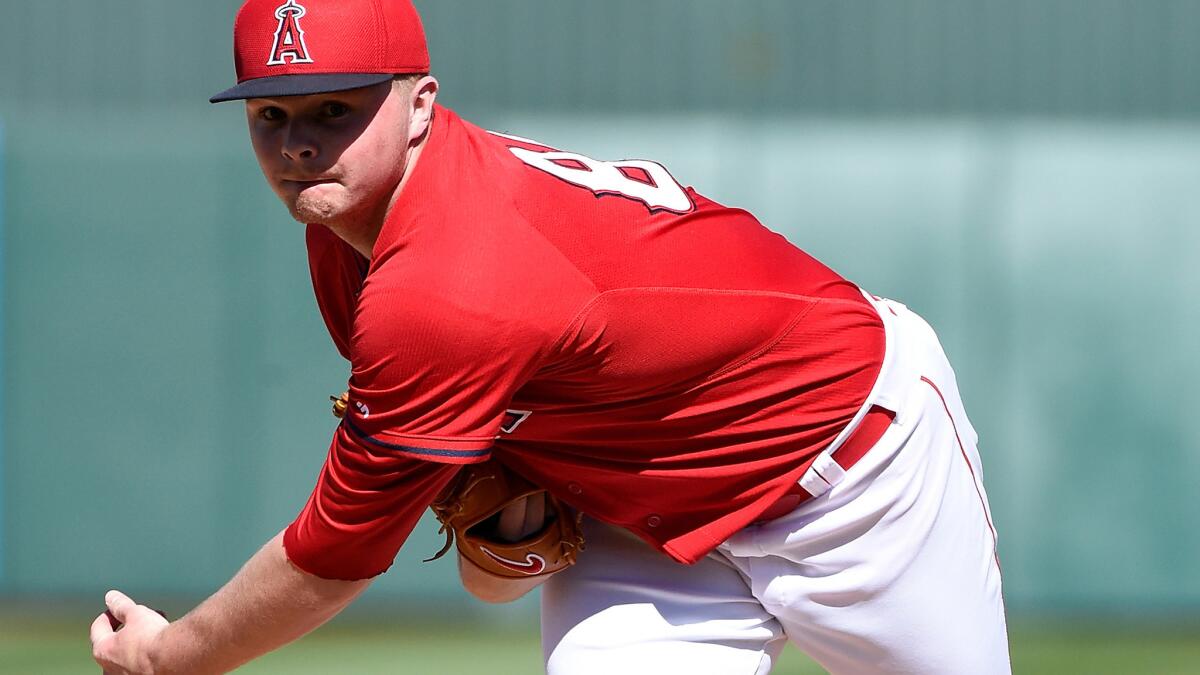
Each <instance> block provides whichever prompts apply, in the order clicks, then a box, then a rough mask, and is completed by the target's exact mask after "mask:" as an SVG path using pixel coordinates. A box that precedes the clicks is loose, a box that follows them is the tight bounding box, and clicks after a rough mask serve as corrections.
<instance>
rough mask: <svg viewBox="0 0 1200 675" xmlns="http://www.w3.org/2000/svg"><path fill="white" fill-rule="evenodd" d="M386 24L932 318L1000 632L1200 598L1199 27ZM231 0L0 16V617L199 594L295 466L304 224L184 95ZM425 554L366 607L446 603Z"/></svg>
mask: <svg viewBox="0 0 1200 675" xmlns="http://www.w3.org/2000/svg"><path fill="white" fill-rule="evenodd" d="M418 4H419V5H420V7H421V8H422V9H423V10H424V11H425V13H426V23H427V24H428V25H429V33H430V40H431V44H432V48H433V51H434V59H435V62H436V63H445V68H444V69H443V68H441V67H439V72H440V73H441V74H442V75H443V79H444V80H445V85H446V86H445V89H444V100H445V101H446V102H447V103H449V104H450V105H452V106H455V107H458V108H460V109H461V110H463V111H464V112H466V113H467V114H468V115H469V116H470V117H471V118H472V119H474V120H475V121H477V122H479V123H481V124H484V125H486V126H489V127H491V128H495V129H497V130H503V131H510V132H513V133H518V134H521V135H526V136H531V137H534V138H538V139H540V140H544V141H546V142H549V143H553V144H557V145H560V146H563V147H567V148H570V149H574V150H578V151H581V152H586V153H590V154H592V155H594V156H597V157H599V158H603V159H615V158H623V157H642V156H644V157H650V158H654V159H657V160H660V161H662V162H664V163H665V164H667V166H668V167H670V168H671V169H672V170H673V171H674V172H675V174H676V175H677V176H678V177H679V178H680V180H681V181H683V182H685V183H690V184H694V185H696V186H697V187H698V188H699V189H700V190H701V191H702V192H704V193H706V194H708V195H710V196H712V197H714V198H716V199H718V200H720V201H725V202H728V203H731V204H735V205H738V206H743V207H746V208H748V209H750V210H751V211H752V212H754V213H755V214H757V215H758V216H759V217H760V218H761V219H762V220H763V221H764V222H765V223H767V224H768V225H769V226H771V227H772V228H774V229H776V230H777V231H780V232H782V233H784V234H786V235H787V236H788V237H789V238H790V239H791V240H792V241H794V242H795V243H797V244H798V245H800V246H801V247H803V248H805V249H807V250H809V251H810V252H812V253H814V254H815V255H817V256H818V257H819V258H821V259H823V260H825V261H826V262H828V263H829V264H831V265H832V266H833V267H834V268H836V269H838V270H839V271H841V272H842V273H844V274H846V275H847V276H849V277H850V278H852V279H854V280H855V281H857V282H859V283H861V284H862V285H864V286H865V287H866V288H868V289H869V290H871V291H873V292H875V293H878V294H881V295H888V296H891V297H894V298H897V299H899V300H902V301H904V302H906V303H908V304H909V305H910V306H912V307H913V308H914V309H916V310H917V311H919V312H921V313H922V314H924V315H925V316H926V317H927V318H928V319H930V321H931V322H932V323H933V324H934V326H935V327H936V328H938V329H939V332H940V334H941V335H942V337H943V341H944V343H945V345H946V347H947V351H948V352H949V354H950V356H951V359H952V361H953V362H954V363H955V365H956V367H957V370H958V372H959V375H960V380H961V385H962V389H963V393H964V397H965V399H966V403H967V406H968V411H969V412H970V413H971V415H972V418H973V421H974V422H975V426H976V427H977V428H978V429H979V431H980V435H981V451H982V454H983V458H984V463H985V469H986V475H987V484H988V488H989V492H990V497H991V501H992V506H993V510H994V512H995V516H996V520H997V525H998V527H999V528H1000V537H1001V559H1002V562H1003V564H1004V569H1005V582H1006V591H1007V595H1008V598H1009V602H1010V607H1011V608H1012V609H1014V610H1016V611H1035V610H1036V611H1053V610H1060V609H1067V610H1079V609H1083V610H1087V609H1094V608H1101V609H1106V610H1116V609H1121V610H1130V611H1136V612H1159V611H1179V610H1183V611H1192V612H1195V611H1200V570H1198V566H1197V565H1196V561H1197V560H1200V535H1198V534H1197V532H1198V531H1200V515H1198V514H1200V491H1198V490H1196V485H1198V484H1200V431H1198V430H1197V426H1196V425H1195V424H1193V423H1192V422H1191V419H1190V418H1191V411H1192V410H1193V409H1195V408H1196V407H1197V404H1198V403H1200V400H1198V399H1200V393H1197V389H1196V387H1195V386H1194V385H1193V382H1195V381H1196V380H1197V378H1198V376H1200V359H1198V358H1197V357H1196V355H1195V347H1194V345H1196V344H1197V343H1200V303H1198V302H1197V301H1196V299H1195V298H1197V297H1198V296H1200V265H1198V264H1197V263H1200V232H1198V229H1197V228H1198V226H1200V194H1198V192H1197V191H1196V190H1195V189H1194V187H1195V186H1196V185H1197V184H1200V121H1193V119H1194V118H1195V115H1194V113H1195V111H1196V109H1197V106H1198V105H1200V88H1198V87H1200V84H1198V83H1200V78H1194V77H1189V76H1188V73H1190V72H1191V71H1190V68H1192V67H1193V66H1194V64H1195V63H1196V59H1195V58H1193V57H1200V51H1197V50H1200V47H1198V46H1197V45H1198V44H1200V43H1196V42H1195V41H1194V40H1191V36H1194V35H1195V34H1197V31H1196V30H1195V29H1196V28H1200V3H1192V2H1145V3H1128V2H1115V1H1111V0H1097V1H1096V2H1040V3H1035V2H1026V1H1025V0H1021V1H1017V2H1013V3H1009V5H1008V6H1009V7H1010V10H1009V11H1007V12H1006V11H1002V10H999V9H997V7H998V6H999V5H997V4H994V3H986V2H966V1H965V0H964V1H963V2H961V3H949V2H947V3H939V2H930V1H913V2H909V3H903V4H901V3H885V2H862V3H835V2H804V3H784V2H762V3H749V2H748V3H721V4H718V3H713V2H709V1H708V0H697V2H695V3H687V2H682V1H679V0H655V1H654V2H646V3H633V2H626V1H624V0H622V1H620V2H614V3H612V7H614V8H615V9H614V10H613V12H612V13H611V14H610V13H607V12H602V11H599V10H597V9H596V7H598V6H599V5H598V4H597V3H568V2H550V1H549V0H547V1H544V2H532V1H530V2H522V3H512V5H511V6H512V8H513V10H512V12H511V13H502V14H501V13H498V12H499V10H497V9H496V7H498V6H499V5H500V3H484V2H479V3H472V2H466V1H464V2H457V3H451V2H440V3H433V2H418ZM235 6H236V2H231V1H227V0H222V1H221V2H212V3H185V2H178V3H176V2H149V1H147V2H133V1H130V2H111V3H102V4H101V3H90V2H82V0H80V1H78V2H74V1H71V0H47V1H46V2H44V3H41V2H39V3H16V2H13V1H12V0H0V17H4V18H3V20H0V117H3V119H4V122H5V127H6V129H7V133H6V136H7V154H6V156H5V157H4V159H3V162H4V166H3V169H4V172H5V174H6V186H5V190H6V193H5V195H4V200H3V214H2V217H3V221H4V223H5V225H6V230H7V231H6V232H5V240H4V246H3V249H2V250H3V255H4V265H3V269H4V279H3V281H4V283H3V292H4V304H5V308H4V309H5V312H4V334H5V344H4V347H3V349H4V354H3V357H4V364H5V371H4V382H3V385H4V388H3V399H2V400H3V401H4V407H3V415H4V423H3V425H0V427H2V429H3V436H4V437H3V439H2V440H3V445H2V447H3V449H4V454H3V456H2V457H0V461H2V462H3V465H2V466H0V514H2V515H0V518H2V522H0V550H2V553H0V555H2V556H3V560H0V570H3V572H2V576H0V595H3V596H10V597H29V596H41V595H51V596H65V597H74V596H80V595H85V594H86V595H88V596H90V597H93V598H94V597H98V596H96V595H95V594H97V593H99V592H102V591H103V590H104V589H106V588H108V587H110V586H119V587H122V588H125V589H126V590H128V591H130V592H132V593H134V594H135V595H138V594H147V593H148V594H200V593H207V592H208V591H211V590H212V589H213V588H215V587H216V585H218V584H219V583H221V582H222V581H224V579H226V578H227V577H228V576H229V575H230V574H231V573H232V572H234V571H235V570H236V568H237V566H238V565H239V564H240V563H241V562H242V561H243V560H244V559H245V558H246V557H247V556H248V555H249V554H250V553H251V552H252V551H253V550H254V548H255V547H257V546H258V545H259V544H261V542H262V541H264V540H265V539H266V538H268V537H269V536H271V535H272V534H274V532H275V531H277V529H278V528H280V527H282V526H283V525H285V524H286V523H287V522H288V520H289V519H290V518H291V517H292V516H293V515H294V514H295V513H296V512H297V510H298V509H299V508H300V507H301V506H302V505H303V502H304V500H305V499H306V497H307V493H308V490H309V489H310V488H311V486H312V483H313V480H314V478H315V475H316V472H317V470H318V468H319V466H320V464H321V461H322V460H323V457H324V453H325V450H326V447H327V443H328V439H329V435H330V433H331V431H332V428H333V423H334V420H333V418H332V417H330V416H329V414H328V402H327V399H326V397H327V395H328V394H331V393H338V392H340V391H341V390H342V388H343V386H344V380H345V377H346V371H345V366H344V364H342V363H341V362H340V360H339V357H338V356H337V355H336V353H335V351H334V349H333V347H332V345H331V344H330V341H329V339H328V337H327V335H326V333H325V330H324V327H323V326H322V324H321V321H320V318H319V315H318V314H317V311H316V308H315V303H314V301H313V300H312V299H311V298H312V295H311V290H310V285H309V280H308V276H307V269H306V261H305V257H304V251H303V236H302V229H301V228H300V226H298V225H297V224H295V223H292V222H291V221H290V220H289V219H288V218H287V216H286V213H285V212H284V211H283V209H282V207H281V206H280V205H279V204H278V203H277V201H276V200H275V198H274V197H273V196H272V195H271V194H270V193H269V191H268V189H267V188H266V186H265V184H264V182H263V181H262V179H261V177H260V176H259V175H258V172H257V168H256V167H255V165H254V162H253V158H252V155H251V152H250V150H249V147H248V144H247V143H246V141H245V130H244V124H243V122H242V120H241V118H240V115H241V113H240V109H239V108H238V107H237V106H236V105H232V106H223V107H217V108H210V107H209V106H208V105H207V103H204V99H205V98H206V97H207V96H208V95H209V94H211V93H213V92H215V91H216V90H218V89H220V88H223V87H224V86H225V85H226V84H227V83H228V81H230V80H231V79H232V75H231V66H230V63H229V62H230V59H229V56H228V43H229V38H228V28H229V25H230V23H231V19H232V12H233V8H234V7H235ZM733 6H736V7H739V8H745V7H749V8H750V9H748V10H746V11H733V10H730V9H728V8H729V7H733ZM901 6H902V7H904V8H906V9H897V7H901ZM100 7H103V8H104V10H103V11H101V10H99V9H97V8H100ZM696 7H701V10H696V9H695V8H696ZM689 8H691V9H690V10H689ZM952 8H953V9H952ZM1137 8H1141V9H1140V10H1139V9H1137ZM622 17H624V20H622ZM634 19H637V20H634ZM555 26H558V27H562V26H568V27H571V28H572V29H574V30H578V39H574V40H568V39H566V37H564V34H567V35H568V36H570V35H573V33H572V31H570V30H550V28H553V27H555ZM672 26H674V27H675V28H676V29H677V30H675V31H671V30H667V29H668V28H671V27H672ZM747 26H749V27H750V28H755V27H757V28H756V29H755V30H758V29H761V30H758V32H755V30H750V29H749V28H746V27H747ZM459 29H461V30H459ZM602 29H603V30H607V31H610V32H609V33H602V32H601V30H602ZM743 29H746V30H743ZM614 30H615V31H629V33H628V35H629V42H628V44H622V45H613V44H611V41H609V40H606V39H605V38H604V37H602V36H603V35H606V34H607V35H611V31H614ZM747 31H748V32H747ZM735 35H744V36H748V37H745V38H744V39H742V38H738V39H736V40H735V39H734V36H735ZM60 38H61V39H63V40H66V41H67V42H69V43H70V44H72V45H76V46H77V47H78V48H79V49H80V50H81V51H82V53H86V54H87V55H88V58H81V59H74V60H72V59H68V58H67V57H65V56H63V55H62V54H60V53H59V52H60V51H61V50H58V51H56V50H54V49H53V48H52V47H53V45H54V44H55V42H54V40H56V39H60ZM535 38H536V39H535ZM739 40H740V41H739ZM889 40H890V41H889ZM464 45H470V46H471V48H470V49H464V48H463V46H464ZM639 45H645V46H646V49H647V50H649V53H650V56H652V57H653V58H647V55H646V54H643V53H640V52H639V50H638V49H637V48H636V47H637V46H639ZM814 45H816V46H814ZM820 45H825V46H824V47H823V48H818V47H819V46H820ZM610 49H611V51H613V52H614V54H613V55H612V56H611V59H613V61H611V63H615V64H616V65H613V66H612V67H611V68H610V67H606V65H607V64H609V63H610V61H609V60H607V59H609V58H610V56H609V50H610ZM542 51H548V52H552V53H554V54H555V55H556V56H555V58H552V59H547V58H541V57H539V56H538V54H539V53H540V52H542ZM214 52H219V53H214ZM1125 56H1128V58H1123V57H1125ZM168 57H169V58H168ZM955 57H957V58H955ZM439 59H440V60H439ZM181 63H182V64H186V65H180V64H181ZM697 64H699V66H701V67H699V68H696V67H693V66H695V65H697ZM794 66H795V67H794ZM799 66H803V67H799ZM989 74H990V76H989ZM539 78H541V79H539ZM754 78H759V79H754ZM727 82H728V83H730V87H729V88H723V86H724V84H726V83H727ZM605 92H615V93H608V94H606V93H605ZM726 94H728V95H726ZM593 106H594V107H598V108H600V111H599V112H598V113H585V112H581V111H584V110H589V109H591V108H592V107H593ZM542 108H544V111H543V112H540V113H535V112H531V111H534V110H538V109H542ZM1189 345H1191V346H1189ZM440 542H441V540H440V538H439V537H437V536H436V535H435V534H434V533H433V531H432V528H430V527H429V526H428V524H426V525H424V526H423V527H422V529H421V530H420V531H419V532H418V533H416V534H415V535H414V536H413V538H412V539H411V540H410V544H409V546H408V547H407V548H406V550H405V551H404V552H403V553H402V554H401V559H400V561H399V562H398V563H397V567H396V568H394V569H393V571H392V572H391V573H390V574H388V575H387V577H386V578H385V579H384V580H383V581H382V582H381V584H380V585H379V588H378V589H377V590H376V591H373V593H374V594H375V597H377V598H379V599H382V600H384V601H395V602H397V604H407V603H409V602H412V601H414V600H415V599H420V598H427V599H428V598H434V599H437V600H439V601H441V602H449V603H450V604H454V601H463V602H465V600H466V599H465V596H464V595H463V594H462V593H461V592H459V591H456V590H455V588H454V581H453V571H452V568H453V564H452V562H451V561H449V560H443V561H439V562H438V563H432V564H429V565H423V566H422V565H420V563H419V562H418V561H419V559H420V558H422V557H425V556H427V555H428V554H429V553H431V552H433V551H435V550H437V548H438V547H440Z"/></svg>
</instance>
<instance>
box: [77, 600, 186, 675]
mask: <svg viewBox="0 0 1200 675" xmlns="http://www.w3.org/2000/svg"><path fill="white" fill-rule="evenodd" d="M104 604H105V605H107V606H108V611H107V612H104V613H103V614H101V615H100V616H98V617H96V620H95V621H93V622H92V630H91V638H92V658H93V659H95V660H96V663H98V664H100V668H102V669H103V671H104V674H105V675H142V674H143V673H145V674H149V673H153V672H154V667H153V663H152V662H151V659H150V650H151V648H152V647H153V645H154V642H155V640H157V639H158V637H159V634H160V633H162V631H163V629H164V628H166V627H167V625H168V623H169V622H168V621H167V620H166V618H164V617H163V616H162V615H161V614H159V613H158V612H156V611H154V610H153V609H150V608H149V607H146V606H145V605H139V604H137V603H136V602H134V601H133V600H132V599H131V598H130V597H129V596H127V595H125V594H124V593H122V592H120V591H109V592H108V593H106V594H105V595H104ZM114 620H115V621H116V625H114V624H113V621H114Z"/></svg>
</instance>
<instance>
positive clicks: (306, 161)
mask: <svg viewBox="0 0 1200 675" xmlns="http://www.w3.org/2000/svg"><path fill="white" fill-rule="evenodd" d="M246 116H247V121H248V122H249V126H250V138H251V140H252V142H253V144H254V153H255V155H256V156H257V157H258V163H259V166H260V167H262V171H263V174H264V175H265V176H266V178H267V182H268V183H270V184H271V188H272V189H273V190H274V191H275V194H277V195H279V198H280V199H282V200H283V203H284V204H285V205H287V207H288V210H290V211H291V213H292V216H293V217H294V218H296V220H299V221H301V222H305V223H322V224H326V225H329V226H330V227H332V228H334V229H349V228H355V227H358V228H364V227H365V228H371V227H373V226H374V227H376V228H377V226H378V225H379V224H382V220H383V217H384V215H385V214H386V211H387V208H388V206H389V205H390V203H391V201H392V199H393V197H394V196H395V194H396V192H397V190H398V187H399V185H400V181H401V179H402V178H403V176H404V170H405V166H406V163H407V161H406V160H407V153H408V150H409V148H410V134H409V130H410V127H411V117H412V105H411V101H410V97H409V96H407V95H406V92H405V90H404V89H403V88H400V87H393V84H392V83H391V82H384V83H383V84H379V85H375V86H372V87H364V88H362V89H353V90H350V91H341V92H332V93H328V94H313V95H310V96H284V97H280V98H257V99H251V100H249V101H247V102H246Z"/></svg>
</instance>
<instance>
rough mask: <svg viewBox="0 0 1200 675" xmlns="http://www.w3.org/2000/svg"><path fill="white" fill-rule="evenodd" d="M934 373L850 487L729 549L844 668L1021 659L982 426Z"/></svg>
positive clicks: (921, 669) (782, 610)
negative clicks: (998, 549) (1012, 639)
mask: <svg viewBox="0 0 1200 675" xmlns="http://www.w3.org/2000/svg"><path fill="white" fill-rule="evenodd" d="M939 362H940V363H939ZM926 372H927V373H929V375H928V376H926V377H925V379H923V380H921V381H920V383H919V384H918V385H917V386H915V387H914V388H913V390H912V392H911V393H910V394H909V396H908V397H907V401H906V403H907V405H908V409H907V410H906V411H905V413H904V414H903V415H902V416H901V417H898V420H901V421H900V422H898V423H897V424H894V425H893V426H892V427H891V428H890V429H889V430H888V432H887V433H885V434H884V437H883V438H882V439H881V440H880V442H879V443H878V444H877V445H876V446H875V447H873V448H872V450H871V451H870V452H869V453H868V454H867V456H866V457H864V458H863V460H862V461H860V463H859V464H857V465H855V467H853V468H852V469H851V470H850V471H849V472H848V473H847V475H846V479H845V481H844V482H843V483H842V484H840V485H838V486H836V487H835V488H834V489H832V490H830V492H829V493H827V495H826V496H824V497H822V498H818V499H816V500H814V501H813V502H810V503H808V504H805V505H802V506H801V508H800V509H797V511H796V512H794V513H793V514H791V515H789V516H786V517H784V518H782V519H780V520H778V521H775V522H772V523H769V524H767V525H766V526H763V527H761V528H757V529H756V528H750V529H747V530H746V531H744V532H742V533H739V534H738V535H736V536H735V537H734V538H732V539H731V540H730V541H729V542H727V543H726V544H725V545H723V546H722V550H723V551H725V552H726V553H727V554H729V556H730V560H731V561H733V562H735V564H737V565H738V566H739V567H740V568H741V569H743V570H744V571H745V572H746V574H747V576H748V577H749V578H750V579H751V585H752V588H753V590H754V593H755V594H756V596H757V597H759V598H760V600H761V601H762V604H763V605H764V607H766V608H767V609H768V610H770V611H771V612H772V613H773V614H774V615H775V616H776V617H778V618H779V620H780V621H781V623H782V624H783V626H784V629H785V631H786V632H787V635H788V638H789V639H790V640H791V641H793V642H794V643H796V644H797V646H799V647H800V648H801V649H803V650H804V651H805V652H807V653H808V654H809V655H810V656H812V657H813V658H814V659H815V660H817V661H818V662H819V663H821V664H822V665H823V666H824V667H826V668H827V669H828V670H829V671H830V672H831V673H834V674H835V675H847V674H852V673H922V674H929V675H936V674H939V673H945V674H950V673H972V674H980V675H984V674H988V673H1007V672H1009V669H1010V668H1009V659H1008V640H1007V634H1006V628H1005V618H1004V606H1003V601H1002V598H1001V584H1000V570H999V566H998V563H997V561H996V558H995V531H994V529H993V527H992V523H991V519H990V514H989V513H988V509H987V504H986V496H985V494H984V492H983V486H982V483H981V477H982V475H981V472H980V468H979V466H978V455H977V454H976V452H975V448H974V440H975V439H974V433H973V431H969V424H968V423H967V421H966V418H965V415H963V413H962V412H961V410H962V406H961V403H960V402H959V401H958V393H957V387H956V386H955V384H954V380H953V374H952V372H951V371H950V369H949V366H948V364H945V363H944V357H941V358H940V360H939V359H932V360H931V363H930V367H928V368H926Z"/></svg>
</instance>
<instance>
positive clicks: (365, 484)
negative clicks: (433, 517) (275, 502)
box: [283, 430, 459, 581]
mask: <svg viewBox="0 0 1200 675" xmlns="http://www.w3.org/2000/svg"><path fill="white" fill-rule="evenodd" d="M458 470H459V467H458V466H457V465H456V464H447V463H444V462H431V461H424V460H420V459H413V458H411V457H408V456H404V455H402V454H399V453H395V452H392V451H389V450H382V449H381V448H379V447H376V446H374V445H370V444H367V443H364V442H361V441H359V440H358V439H356V438H355V437H354V436H353V435H352V434H350V433H346V432H345V431H343V430H339V431H338V433H336V434H335V435H334V441H333V444H332V447H331V448H330V451H329V456H328V458H327V459H326V461H325V466H324V468H323V469H322V470H321V477H320V478H319V479H318V480H317V486H316V488H315V489H314V490H313V493H312V496H311V497H309V499H308V503H307V504H306V505H305V506H304V510H302V511H301V512H300V515H298V516H297V517H296V520H295V521H294V522H293V523H292V524H291V525H290V526H288V528H287V530H286V531H285V532H284V535H283V546H284V550H285V551H286V552H287V557H288V560H290V561H291V562H292V564H293V565H295V566H296V567H298V568H300V569H301V570H303V571H305V572H307V573H309V574H312V575H314V576H318V577H321V578H323V579H340V580H343V581H356V580H360V579H369V578H371V577H375V576H378V575H380V574H383V573H384V572H386V571H387V570H388V568H389V567H391V565H392V560H393V559H394V558H395V557H396V552H397V551H399V550H400V547H401V546H402V545H403V544H404V542H405V540H406V539H408V535H409V534H410V533H412V530H413V528H414V527H416V524H417V521H419V520H420V519H421V514H422V513H424V511H425V508H426V507H428V506H429V504H430V503H432V502H433V500H434V499H435V498H436V497H437V495H438V493H440V492H441V491H442V489H443V488H445V486H446V485H447V484H449V482H450V480H451V479H452V478H453V477H454V475H455V474H456V473H458Z"/></svg>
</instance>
